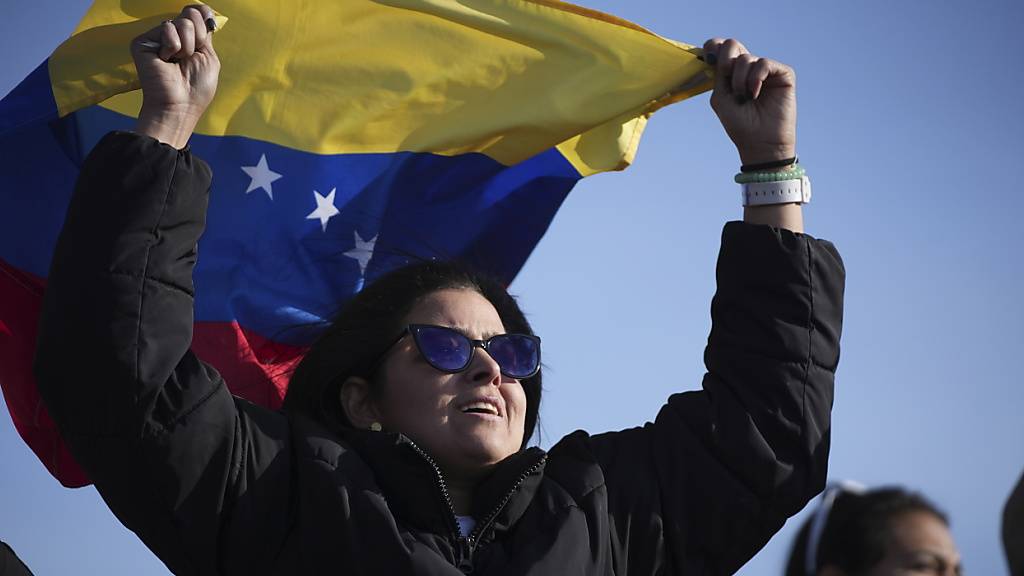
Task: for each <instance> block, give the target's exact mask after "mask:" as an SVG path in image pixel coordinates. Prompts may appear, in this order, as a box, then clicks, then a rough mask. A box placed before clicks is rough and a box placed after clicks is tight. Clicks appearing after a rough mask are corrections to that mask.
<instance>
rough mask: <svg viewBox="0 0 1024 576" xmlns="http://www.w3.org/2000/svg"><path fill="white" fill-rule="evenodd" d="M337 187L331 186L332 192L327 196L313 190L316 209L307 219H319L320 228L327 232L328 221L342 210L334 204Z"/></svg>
mask: <svg viewBox="0 0 1024 576" xmlns="http://www.w3.org/2000/svg"><path fill="white" fill-rule="evenodd" d="M336 190H337V188H331V193H330V194H328V195H327V196H321V195H320V193H319V192H317V191H316V190H313V196H314V197H315V198H316V210H313V211H312V212H310V213H309V216H306V220H319V221H320V228H321V229H322V230H323V231H324V232H327V221H328V220H330V219H331V218H334V217H335V216H337V215H338V214H340V212H338V209H337V208H336V207H335V206H334V192H335V191H336Z"/></svg>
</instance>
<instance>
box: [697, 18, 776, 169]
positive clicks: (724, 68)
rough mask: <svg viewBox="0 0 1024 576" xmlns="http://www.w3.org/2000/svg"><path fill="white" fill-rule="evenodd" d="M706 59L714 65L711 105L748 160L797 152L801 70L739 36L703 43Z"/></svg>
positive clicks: (743, 159) (765, 159)
mask: <svg viewBox="0 0 1024 576" xmlns="http://www.w3.org/2000/svg"><path fill="white" fill-rule="evenodd" d="M704 60H705V62H707V63H708V64H709V65H713V66H714V67H715V90H714V92H712V94H711V107H712V108H713V109H714V111H715V114H717V115H718V119H719V120H720V121H721V122H722V126H723V127H724V128H725V131H726V133H727V134H728V135H729V138H731V139H732V142H733V144H735V145H736V150H737V151H738V152H739V154H740V160H741V162H742V163H743V164H761V163H765V162H775V161H778V160H785V159H787V158H793V157H794V156H796V74H794V72H793V69H792V68H790V67H789V66H786V65H785V64H782V63H781V62H776V61H775V60H770V59H768V58H760V57H758V56H754V55H753V54H751V53H750V52H748V51H747V48H746V47H745V46H743V44H740V43H739V42H737V41H736V40H732V39H729V40H722V39H721V38H712V39H711V40H708V41H707V42H705V43H704Z"/></svg>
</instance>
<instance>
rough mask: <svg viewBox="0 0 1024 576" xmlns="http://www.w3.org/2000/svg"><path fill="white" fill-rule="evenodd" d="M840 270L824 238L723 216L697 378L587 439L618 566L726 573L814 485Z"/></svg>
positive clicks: (822, 446)
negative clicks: (647, 414)
mask: <svg viewBox="0 0 1024 576" xmlns="http://www.w3.org/2000/svg"><path fill="white" fill-rule="evenodd" d="M844 276H845V272H844V269H843V264H842V261H841V259H840V257H839V254H838V253H837V252H836V250H835V248H834V247H833V246H832V244H830V243H829V242H826V241H820V240H815V239H814V238H811V237H810V236H807V235H803V234H796V233H792V232H789V231H787V230H781V229H775V228H770V227H767V226H756V225H750V224H744V223H741V222H732V223H729V224H727V225H726V227H725V230H724V232H723V236H722V247H721V252H720V254H719V260H718V270H717V282H718V288H717V292H716V294H715V297H714V300H713V301H712V305H711V318H712V329H711V335H710V337H709V338H708V345H707V348H706V349H705V352H704V361H705V364H706V366H707V373H706V375H705V376H704V381H703V390H701V391H698V392H684V393H680V394H675V395H673V396H672V397H670V398H669V400H668V402H667V404H666V405H665V406H664V407H663V408H662V409H661V411H660V412H659V414H658V416H657V418H656V419H655V421H654V422H653V423H649V424H647V425H646V426H644V427H641V428H635V429H632V430H625V431H621V432H613V433H608V434H603V435H598V436H594V437H592V438H589V440H587V445H588V448H587V449H588V450H589V451H591V452H592V456H593V457H594V458H595V459H596V460H597V461H598V462H599V463H600V466H601V470H602V472H603V475H604V480H605V489H606V490H607V498H608V506H609V516H610V518H611V523H612V526H611V530H612V535H611V536H612V538H613V540H614V542H613V549H614V550H615V551H616V563H617V564H618V565H619V566H620V567H621V568H626V569H627V570H626V571H627V572H628V573H630V574H643V573H649V572H651V571H652V570H657V569H658V568H659V567H658V566H657V565H656V564H657V562H654V561H653V560H652V558H655V557H664V560H665V561H666V562H667V563H668V564H669V565H670V566H671V567H673V568H674V569H675V572H676V573H685V574H732V573H733V572H735V571H736V570H737V569H739V567H740V566H742V565H743V564H744V563H745V562H746V561H747V560H749V559H750V558H751V557H752V556H753V555H754V554H755V553H757V551H758V550H760V549H761V548H762V547H763V546H764V544H765V543H766V542H767V541H768V539H769V538H771V536H772V535H773V534H774V533H775V532H776V531H778V530H779V528H781V527H782V525H783V523H784V522H785V521H786V519H787V518H788V517H789V516H791V515H793V514H795V513H796V512H797V511H799V510H800V509H801V508H802V507H803V506H804V505H805V504H806V503H807V501H808V500H809V499H811V498H812V497H813V496H814V495H815V494H817V493H818V492H820V491H821V490H822V488H823V487H824V484H825V477H826V471H827V465H828V451H829V430H830V412H831V408H832V397H833V381H834V376H835V370H836V366H837V363H838V360H839V336H840V329H841V325H842V301H843V285H844Z"/></svg>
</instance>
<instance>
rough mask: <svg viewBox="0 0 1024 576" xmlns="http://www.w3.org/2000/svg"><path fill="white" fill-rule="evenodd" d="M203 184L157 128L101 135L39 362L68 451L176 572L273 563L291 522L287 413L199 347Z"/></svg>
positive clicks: (65, 235)
mask: <svg viewBox="0 0 1024 576" xmlns="http://www.w3.org/2000/svg"><path fill="white" fill-rule="evenodd" d="M210 181H211V174H210V170H209V168H208V167H207V166H206V164H205V163H203V162H202V161H201V160H199V159H198V158H196V157H193V156H192V154H191V153H190V152H189V151H187V150H184V151H181V150H176V149H174V148H172V147H170V146H167V145H165V144H162V143H159V142H157V141H156V140H154V139H152V138H148V137H145V136H140V135H138V134H132V133H125V132H120V133H111V134H108V135H107V136H106V137H105V138H104V139H103V140H102V141H100V142H99V143H98V144H97V145H96V147H95V148H94V149H93V151H92V152H91V153H90V155H89V157H88V158H87V159H86V161H85V163H84V165H83V167H82V171H81V174H80V176H79V180H78V183H77V185H76V189H75V193H74V196H73V197H72V200H71V204H70V207H69V209H68V213H67V217H66V220H65V224H64V228H63V229H62V231H61V235H60V238H59V240H58V243H57V247H56V250H55V252H54V257H53V263H52V265H51V270H50V276H49V279H48V285H47V289H46V294H45V298H44V303H43V311H42V319H41V324H40V335H39V341H38V344H37V352H36V362H35V374H36V379H37V382H38V386H39V391H40V395H41V396H42V398H43V400H44V401H45V402H46V406H47V408H48V409H49V411H50V414H51V416H52V417H53V419H54V420H55V422H56V423H57V425H58V427H59V429H60V432H61V435H62V436H63V438H64V440H65V442H66V443H67V445H68V447H69V449H70V450H71V452H72V454H73V455H74V457H75V459H76V460H77V461H78V462H79V464H81V465H82V466H83V468H84V469H85V470H86V472H87V473H88V474H89V476H90V478H91V479H92V480H93V482H94V484H95V485H96V488H97V490H98V491H99V492H100V494H101V495H102V497H103V499H104V500H105V501H106V503H107V504H108V505H109V506H110V508H111V510H112V511H113V512H114V513H115V514H116V515H117V517H118V518H119V519H120V520H121V522H122V523H123V524H124V525H125V526H127V527H128V528H129V529H131V530H132V531H134V532H135V533H136V534H138V536H139V537H140V538H141V539H142V540H143V541H144V542H145V543H146V545H147V546H148V547H149V548H150V549H151V550H153V552H154V553H156V554H157V555H158V556H159V557H160V559H161V560H163V562H164V563H165V564H167V566H168V567H169V568H170V569H171V570H172V571H173V572H175V573H177V574H212V573H219V572H220V571H221V570H222V569H225V568H227V567H231V568H233V569H237V570H239V571H240V572H243V573H244V572H246V568H247V567H248V568H253V569H255V568H258V567H260V566H261V565H262V566H266V562H268V561H269V560H270V557H269V555H271V554H273V553H274V551H275V550H277V549H278V548H279V545H280V539H282V538H283V537H284V530H285V529H286V527H287V525H288V522H287V516H288V509H287V506H288V503H287V499H288V479H289V473H288V472H289V465H288V460H289V455H288V452H287V449H288V442H287V430H288V427H287V422H286V419H285V418H284V417H283V416H282V415H280V414H276V413H272V412H269V411H267V410H263V409H261V408H258V407H255V406H253V405H251V404H249V403H247V402H244V401H241V400H238V399H235V398H233V397H232V396H231V394H230V393H229V391H228V389H227V387H226V386H225V384H224V381H223V380H222V379H221V377H220V375H219V374H218V373H217V372H216V371H215V370H214V369H212V368H211V367H209V366H207V365H206V364H204V363H203V362H201V361H200V360H199V359H198V358H196V356H195V355H194V354H193V353H192V352H191V351H190V346H191V342H192V324H193V285H192V270H193V267H194V265H195V263H196V258H197V242H198V240H199V237H200V235H201V234H202V231H203V229H204V226H205V223H206V222H205V220H206V207H207V203H208V194H209V188H210ZM257 480H258V481H257ZM257 522H258V523H259V524H260V525H263V526H265V529H264V530H259V531H254V530H251V525H252V524H253V523H257ZM246 525H249V526H246ZM239 526H241V527H242V530H236V527H239ZM241 534H245V535H246V536H245V538H244V540H243V539H242V537H241V536H240V535H241Z"/></svg>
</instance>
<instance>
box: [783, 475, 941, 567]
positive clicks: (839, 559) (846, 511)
mask: <svg viewBox="0 0 1024 576" xmlns="http://www.w3.org/2000/svg"><path fill="white" fill-rule="evenodd" d="M909 512H925V513H927V514H931V515H933V516H935V517H936V518H938V519H939V520H941V521H942V523H943V524H945V525H947V526H948V525H949V519H948V518H947V517H946V515H945V514H944V513H943V512H942V511H940V510H939V509H938V508H937V507H936V506H935V505H934V504H932V503H931V502H929V501H928V500H927V499H926V498H925V497H924V496H922V495H920V494H917V493H915V492H910V491H907V490H905V489H903V488H900V487H895V486H893V487H884V488H878V489H875V490H870V491H868V492H864V493H857V492H851V491H842V492H840V493H839V494H838V495H837V496H836V499H835V501H834V503H833V504H832V508H831V509H830V510H828V518H827V520H826V522H825V526H824V530H823V531H822V533H821V539H820V540H819V541H818V546H817V550H816V555H817V561H816V562H815V571H814V573H815V574H816V573H817V571H818V570H820V569H821V568H823V567H824V566H828V565H832V566H836V567H837V568H840V569H841V570H843V572H846V573H847V574H861V573H864V572H867V571H868V570H870V569H871V568H873V567H874V566H875V565H876V564H878V563H879V562H881V561H882V559H883V558H884V557H885V554H886V550H887V548H886V546H887V542H888V541H889V539H890V538H891V537H892V536H891V531H890V523H891V522H892V520H893V519H895V518H896V517H898V516H902V515H903V514H907V513H909ZM813 522H814V515H813V514H812V515H811V517H810V518H808V519H807V520H806V521H805V522H804V524H803V526H801V527H800V532H798V533H797V536H796V539H795V540H794V541H793V548H792V549H791V550H790V553H789V560H788V561H787V562H786V576H808V573H807V555H808V553H809V550H808V540H810V537H811V528H812V524H813Z"/></svg>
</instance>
